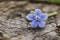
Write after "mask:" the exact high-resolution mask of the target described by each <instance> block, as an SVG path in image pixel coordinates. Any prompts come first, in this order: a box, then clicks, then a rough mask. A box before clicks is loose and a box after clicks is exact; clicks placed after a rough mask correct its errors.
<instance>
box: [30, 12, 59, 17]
mask: <svg viewBox="0 0 60 40" xmlns="http://www.w3.org/2000/svg"><path fill="white" fill-rule="evenodd" d="M31 13H32V14H34V13H35V12H34V11H31ZM56 14H58V13H57V12H53V13H50V14H48V17H50V16H53V15H56Z"/></svg>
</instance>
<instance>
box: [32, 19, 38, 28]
mask: <svg viewBox="0 0 60 40" xmlns="http://www.w3.org/2000/svg"><path fill="white" fill-rule="evenodd" d="M37 25H38V22H37V21H36V20H33V21H32V23H31V26H32V27H33V28H36V27H37Z"/></svg>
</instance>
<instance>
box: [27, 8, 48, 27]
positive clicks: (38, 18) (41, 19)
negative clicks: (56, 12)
mask: <svg viewBox="0 0 60 40" xmlns="http://www.w3.org/2000/svg"><path fill="white" fill-rule="evenodd" d="M26 18H27V19H28V20H30V21H32V23H31V26H32V27H33V28H36V27H40V28H44V27H45V25H46V22H45V20H47V19H48V15H47V14H43V13H42V12H41V10H40V9H35V14H32V13H30V14H28V15H27V17H26Z"/></svg>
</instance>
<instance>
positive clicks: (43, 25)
mask: <svg viewBox="0 0 60 40" xmlns="http://www.w3.org/2000/svg"><path fill="white" fill-rule="evenodd" d="M45 24H46V23H45V22H44V21H42V20H40V21H39V24H38V25H39V27H40V28H44V27H45Z"/></svg>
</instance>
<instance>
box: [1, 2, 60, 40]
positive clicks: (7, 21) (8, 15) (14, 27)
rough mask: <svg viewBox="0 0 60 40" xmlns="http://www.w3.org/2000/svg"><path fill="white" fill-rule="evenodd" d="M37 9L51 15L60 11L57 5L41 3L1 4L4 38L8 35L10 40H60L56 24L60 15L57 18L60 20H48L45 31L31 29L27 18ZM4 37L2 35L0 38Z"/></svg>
mask: <svg viewBox="0 0 60 40" xmlns="http://www.w3.org/2000/svg"><path fill="white" fill-rule="evenodd" d="M36 8H41V9H42V11H44V12H47V13H49V12H53V11H57V10H59V8H60V7H59V6H57V5H48V4H40V3H39V4H32V3H28V2H25V1H24V2H21V1H19V2H17V1H10V2H1V3H0V31H2V32H3V33H2V34H3V37H4V36H5V35H4V34H6V35H7V36H8V38H9V40H44V39H45V40H60V36H58V33H57V32H56V29H57V26H56V23H57V24H58V22H56V20H57V21H58V20H60V18H59V17H60V15H59V17H57V18H58V19H55V17H50V18H49V19H48V20H47V25H46V27H45V28H44V29H40V28H35V29H33V28H31V26H30V22H29V21H27V20H26V19H25V17H26V15H27V13H29V11H30V10H32V9H33V10H34V9H36ZM59 13H60V12H59ZM57 16H58V15H57ZM59 24H60V23H59ZM3 37H2V36H1V35H0V38H3ZM5 38H6V37H5ZM8 38H7V39H8ZM1 40H4V39H1Z"/></svg>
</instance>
